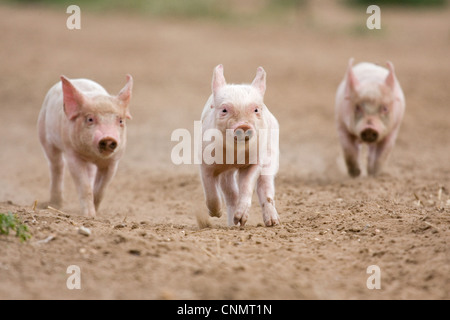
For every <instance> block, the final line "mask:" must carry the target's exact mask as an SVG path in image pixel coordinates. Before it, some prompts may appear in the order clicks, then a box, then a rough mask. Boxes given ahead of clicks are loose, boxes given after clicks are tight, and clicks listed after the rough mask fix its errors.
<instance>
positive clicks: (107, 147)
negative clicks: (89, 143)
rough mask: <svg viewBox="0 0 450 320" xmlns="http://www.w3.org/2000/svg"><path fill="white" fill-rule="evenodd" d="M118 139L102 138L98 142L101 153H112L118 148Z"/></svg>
mask: <svg viewBox="0 0 450 320" xmlns="http://www.w3.org/2000/svg"><path fill="white" fill-rule="evenodd" d="M117 145H118V143H117V141H116V140H115V139H113V138H104V139H101V140H100V141H99V143H98V150H99V151H100V153H112V152H114V150H116V148H117Z"/></svg>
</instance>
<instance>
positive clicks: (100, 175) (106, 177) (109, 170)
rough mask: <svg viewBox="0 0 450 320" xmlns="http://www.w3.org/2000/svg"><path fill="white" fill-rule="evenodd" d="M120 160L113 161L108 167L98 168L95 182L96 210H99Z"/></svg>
mask: <svg viewBox="0 0 450 320" xmlns="http://www.w3.org/2000/svg"><path fill="white" fill-rule="evenodd" d="M118 165H119V161H113V162H112V163H110V164H109V165H108V166H106V167H100V168H98V170H97V174H96V176H95V183H94V205H95V210H98V208H99V206H100V202H101V201H102V199H103V196H104V193H105V189H106V187H107V186H108V185H109V183H110V182H111V180H112V178H113V177H114V175H115V174H116V171H117V167H118Z"/></svg>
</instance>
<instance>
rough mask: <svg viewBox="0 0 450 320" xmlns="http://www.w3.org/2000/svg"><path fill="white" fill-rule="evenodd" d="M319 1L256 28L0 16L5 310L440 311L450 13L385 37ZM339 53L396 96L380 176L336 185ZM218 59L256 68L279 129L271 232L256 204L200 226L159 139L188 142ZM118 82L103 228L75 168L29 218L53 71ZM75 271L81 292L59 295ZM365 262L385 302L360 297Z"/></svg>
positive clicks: (406, 17) (402, 21) (419, 17)
mask: <svg viewBox="0 0 450 320" xmlns="http://www.w3.org/2000/svg"><path fill="white" fill-rule="evenodd" d="M314 3H315V4H314V6H312V5H311V6H310V7H308V8H306V9H305V10H302V11H300V12H297V13H296V14H293V15H289V16H288V17H287V18H286V19H285V20H280V21H275V20H274V21H269V22H268V23H264V24H263V23H242V22H239V23H234V22H232V21H224V22H215V21H212V20H208V19H206V20H175V19H156V18H145V17H143V16H140V15H132V14H119V13H117V14H113V13H112V14H101V13H89V12H84V11H82V29H81V30H78V31H70V30H68V29H67V28H66V27H65V23H66V19H67V17H68V15H67V14H66V13H65V10H56V9H53V10H47V9H41V8H33V7H30V8H28V7H8V6H5V5H1V6H0V30H2V32H1V33H0V44H1V50H0V66H1V68H0V70H1V72H0V101H1V106H0V110H1V115H2V117H1V119H2V124H1V126H0V147H1V150H2V152H1V153H0V212H8V211H11V212H14V213H17V215H18V216H19V217H20V219H21V220H22V221H24V222H25V223H26V224H27V225H28V226H29V228H30V231H31V233H32V239H31V240H29V241H28V242H26V243H23V244H22V243H20V242H19V241H18V239H17V238H16V237H14V235H10V236H0V298H1V299H134V298H137V299H449V298H450V249H449V240H450V227H449V223H450V161H449V159H450V109H449V108H450V105H449V101H450V90H449V84H450V59H449V52H450V33H449V30H450V23H449V19H448V17H449V16H450V9H448V8H445V9H439V10H436V11H434V10H425V11H422V10H400V9H385V10H384V9H383V8H382V29H381V30H380V31H368V30H367V29H365V22H366V19H367V17H368V15H367V14H366V13H365V8H362V9H361V10H360V11H358V10H349V9H344V8H341V7H336V6H335V5H332V4H331V3H328V2H323V1H317V2H316V1H314ZM332 3H334V2H332ZM350 57H354V58H355V59H356V62H359V61H373V62H377V63H380V64H384V63H385V61H386V60H391V61H393V62H394V64H395V66H396V72H397V76H398V78H399V80H400V82H401V84H402V86H403V89H404V92H405V96H406V103H407V109H406V114H405V118H404V122H403V125H402V128H401V131H400V135H399V138H398V142H397V145H396V148H395V149H394V153H393V154H392V157H391V159H390V161H389V163H388V164H387V166H386V168H385V170H384V173H383V174H381V175H380V176H379V177H377V178H368V177H360V178H358V179H351V178H349V177H347V176H346V174H345V171H344V166H343V161H342V159H341V153H340V152H341V151H340V147H339V145H338V139H337V135H336V132H335V127H334V113H333V112H334V95H335V92H336V88H337V85H338V83H339V82H340V81H341V79H342V77H343V75H344V71H345V68H346V65H347V61H348V59H349V58H350ZM219 63H222V64H224V67H225V76H226V78H227V80H228V81H229V82H235V83H240V82H249V81H251V80H252V79H253V77H254V75H255V71H256V68H257V66H259V65H261V66H263V67H264V68H265V70H266V71H267V75H268V78H267V92H266V98H265V101H266V104H267V106H268V107H269V108H270V110H271V111H272V113H273V114H274V115H275V116H276V117H277V118H278V120H279V123H280V126H281V133H280V148H281V156H280V161H281V164H280V172H279V175H278V177H277V180H276V188H277V189H276V204H277V208H278V211H279V213H280V217H281V220H282V225H281V226H277V227H274V228H265V227H263V226H262V225H263V221H262V217H261V212H260V208H259V205H258V202H257V198H256V197H254V201H253V207H252V210H251V216H250V219H249V221H248V224H247V225H246V226H245V227H242V228H240V227H232V228H229V227H227V224H226V218H225V217H222V218H221V219H214V220H212V222H213V227H212V228H208V229H202V230H199V229H198V228H197V225H196V221H195V212H196V211H197V210H206V206H205V204H204V200H203V191H202V188H201V185H200V179H199V176H198V167H197V166H195V165H181V166H176V165H174V164H172V162H171V159H170V152H171V149H172V148H173V147H174V146H175V145H176V143H175V142H172V141H170V135H171V133H172V131H173V130H174V129H177V128H186V129H188V130H190V131H191V132H193V125H194V121H195V120H198V119H199V118H200V114H201V111H202V108H203V105H204V103H205V101H206V99H207V98H208V96H209V94H210V81H211V76H212V70H213V68H214V66H216V65H217V64H219ZM126 73H130V74H132V75H133V77H134V80H135V87H134V96H133V101H132V105H131V113H132V115H133V117H134V119H133V120H132V121H129V122H128V146H127V152H126V154H125V156H124V158H123V160H122V162H121V164H120V166H119V170H118V172H117V175H116V177H115V179H114V180H113V182H112V184H111V186H110V187H109V189H108V190H107V194H106V197H105V199H104V201H103V203H102V206H101V208H100V212H99V214H98V217H97V218H95V219H88V218H85V217H81V216H79V215H78V210H79V204H78V201H77V196H76V194H75V188H74V185H73V182H72V179H71V177H70V175H69V174H68V172H67V174H66V177H65V186H66V188H65V194H64V195H65V205H64V207H63V208H62V209H61V210H62V211H63V212H64V213H58V212H55V211H52V210H48V209H47V210H38V209H36V210H35V211H33V203H34V201H35V200H37V201H38V202H44V201H47V200H48V197H49V172H48V168H47V162H46V160H45V157H44V154H43V152H42V150H41V148H40V145H39V142H38V139H37V134H36V121H37V116H38V113H39V110H40V107H41V104H42V101H43V99H44V96H45V94H46V92H47V90H48V89H49V88H50V86H52V85H53V84H54V83H56V82H57V81H58V79H59V76H60V74H64V75H66V76H68V77H70V78H79V77H85V78H90V79H93V80H95V81H97V82H99V83H101V84H102V85H103V86H104V87H105V88H106V89H107V90H108V91H109V92H110V93H114V94H116V93H117V92H118V91H119V90H120V89H121V88H122V86H123V85H124V83H125V74H126ZM419 200H420V202H419ZM79 226H85V227H87V228H89V229H90V230H91V231H92V235H91V236H89V237H86V236H83V235H81V234H79V233H78V232H77V229H78V227H79ZM49 236H53V237H54V238H53V240H51V241H49V242H47V243H45V242H42V241H41V240H44V239H46V238H47V237H49ZM70 265H78V266H79V267H80V269H81V286H82V288H81V290H68V289H67V287H66V280H67V278H68V276H69V275H68V274H66V270H67V267H68V266H70ZM371 265H377V266H379V268H380V270H381V289H379V290H369V289H368V288H367V286H366V281H367V279H368V277H369V276H370V274H367V273H366V270H367V268H368V267H369V266H371Z"/></svg>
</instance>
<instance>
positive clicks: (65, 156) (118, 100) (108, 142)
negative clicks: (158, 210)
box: [38, 75, 133, 217]
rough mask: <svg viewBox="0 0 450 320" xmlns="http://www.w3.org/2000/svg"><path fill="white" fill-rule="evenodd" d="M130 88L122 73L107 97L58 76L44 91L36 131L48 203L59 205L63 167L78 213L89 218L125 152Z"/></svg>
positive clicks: (93, 86)
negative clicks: (114, 92) (74, 191)
mask: <svg viewBox="0 0 450 320" xmlns="http://www.w3.org/2000/svg"><path fill="white" fill-rule="evenodd" d="M132 87H133V79H132V77H131V76H130V75H127V84H126V85H125V87H124V88H123V89H122V90H121V91H120V93H119V94H118V95H117V96H111V95H109V94H108V93H107V92H106V90H105V89H104V88H103V87H102V86H100V85H99V84H98V83H96V82H94V81H91V80H88V79H74V80H69V79H67V78H66V77H64V76H61V81H60V82H58V83H57V84H55V85H54V86H53V87H52V88H51V89H50V90H49V91H48V93H47V95H46V97H45V100H44V103H43V105H42V109H41V112H40V114H39V119H38V133H39V140H40V142H41V144H42V148H43V150H44V152H45V155H46V157H47V160H48V163H49V167H50V176H51V185H50V202H49V204H50V205H52V206H55V207H57V208H58V207H60V206H61V205H62V201H63V196H62V193H63V173H64V165H65V163H67V165H68V167H69V170H70V173H71V174H72V177H73V179H74V181H75V186H76V188H77V191H78V196H79V200H80V203H81V212H82V214H83V215H85V216H88V217H95V215H96V211H97V210H98V207H99V205H100V202H101V200H102V198H103V195H104V192H105V188H106V186H107V185H108V184H109V182H110V181H111V179H112V178H113V177H114V175H115V173H116V170H117V166H118V163H119V160H120V158H121V157H122V155H123V153H124V150H125V146H126V138H127V136H126V123H125V121H126V119H131V115H130V113H129V108H128V106H129V103H130V99H131V90H132ZM64 160H65V161H64Z"/></svg>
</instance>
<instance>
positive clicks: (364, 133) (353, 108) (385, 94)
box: [345, 59, 398, 143]
mask: <svg viewBox="0 0 450 320" xmlns="http://www.w3.org/2000/svg"><path fill="white" fill-rule="evenodd" d="M352 64H353V59H350V61H349V65H348V69H347V76H346V80H347V81H346V88H345V93H346V99H347V100H349V101H350V104H349V105H350V110H348V112H351V113H352V115H353V121H352V122H353V127H354V134H355V135H356V136H357V137H358V139H359V140H360V141H362V142H365V143H377V142H379V141H381V140H383V139H384V138H385V137H386V135H387V134H388V132H389V130H390V129H391V127H392V124H393V123H394V121H393V114H394V112H393V110H394V109H395V104H396V103H398V101H397V100H398V99H397V98H396V96H395V89H396V88H395V87H396V83H397V80H396V77H395V71H394V65H393V64H392V63H391V62H389V61H388V62H387V67H388V71H389V73H388V74H387V76H386V78H385V79H382V81H373V80H370V79H368V80H367V79H364V80H362V81H360V80H359V79H358V78H357V77H356V76H355V74H354V71H353V66H352Z"/></svg>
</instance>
